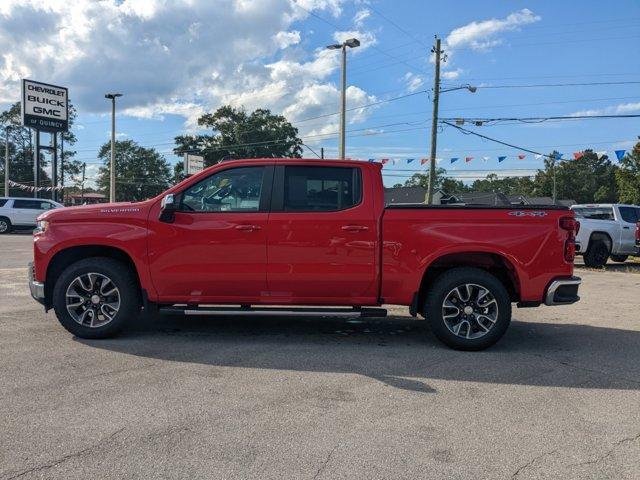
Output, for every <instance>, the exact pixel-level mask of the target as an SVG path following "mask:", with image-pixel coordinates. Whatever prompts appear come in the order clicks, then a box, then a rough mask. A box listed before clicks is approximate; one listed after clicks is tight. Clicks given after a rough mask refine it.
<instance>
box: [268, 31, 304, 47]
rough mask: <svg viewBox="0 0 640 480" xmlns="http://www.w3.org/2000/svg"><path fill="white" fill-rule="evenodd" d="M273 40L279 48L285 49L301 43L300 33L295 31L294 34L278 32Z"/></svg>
mask: <svg viewBox="0 0 640 480" xmlns="http://www.w3.org/2000/svg"><path fill="white" fill-rule="evenodd" d="M273 40H274V41H275V42H276V45H278V48H281V49H284V48H287V47H289V46H291V45H296V44H298V43H300V32H299V31H297V30H293V31H292V32H278V33H276V34H275V35H274V36H273Z"/></svg>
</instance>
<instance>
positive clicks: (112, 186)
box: [104, 93, 122, 202]
mask: <svg viewBox="0 0 640 480" xmlns="http://www.w3.org/2000/svg"><path fill="white" fill-rule="evenodd" d="M121 96H122V94H121V93H107V94H106V95H105V96H104V98H108V99H110V100H111V162H110V168H109V170H110V172H109V201H110V202H115V201H116V98H118V97H121Z"/></svg>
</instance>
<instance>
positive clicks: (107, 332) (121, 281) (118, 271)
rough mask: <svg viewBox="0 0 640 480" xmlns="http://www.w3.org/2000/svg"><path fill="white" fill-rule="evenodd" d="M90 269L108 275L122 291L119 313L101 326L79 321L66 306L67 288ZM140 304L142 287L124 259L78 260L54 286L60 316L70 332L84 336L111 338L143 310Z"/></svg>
mask: <svg viewBox="0 0 640 480" xmlns="http://www.w3.org/2000/svg"><path fill="white" fill-rule="evenodd" d="M88 273H97V274H99V275H101V276H104V277H107V278H108V279H109V280H111V282H112V283H113V285H114V286H115V287H116V288H117V289H118V293H119V301H120V303H119V309H118V311H117V313H115V315H114V316H113V319H112V320H110V321H108V323H105V324H104V325H101V326H95V327H90V326H87V325H83V324H80V323H79V322H78V321H76V320H74V318H73V317H72V316H71V314H70V313H69V311H68V310H67V303H66V298H67V297H66V293H67V289H68V288H69V286H70V285H71V283H72V282H73V281H74V280H75V279H76V278H78V277H80V276H82V275H84V274H88ZM96 288H97V287H96ZM83 293H84V292H83ZM78 298H80V297H78ZM140 307H141V305H140V287H139V286H138V282H137V280H136V277H135V273H134V272H132V271H131V270H130V269H129V268H128V267H127V266H126V265H124V264H123V263H121V262H119V261H117V260H113V259H111V258H105V257H91V258H86V259H84V260H79V261H77V262H75V263H73V264H71V265H70V266H68V267H67V268H66V269H65V270H64V271H63V272H62V273H61V274H60V276H59V277H58V279H57V281H56V283H55V285H54V287H53V308H54V310H55V312H56V316H57V317H58V320H59V321H60V323H61V324H62V326H63V327H64V328H66V329H67V330H68V331H69V332H71V333H72V334H74V335H76V336H77V337H81V338H109V337H112V336H114V335H116V334H117V333H118V332H120V330H122V328H123V327H124V326H125V324H126V323H127V322H128V321H130V320H132V319H134V318H135V317H136V316H137V315H138V314H139V313H140ZM80 308H82V307H80ZM96 308H98V307H96Z"/></svg>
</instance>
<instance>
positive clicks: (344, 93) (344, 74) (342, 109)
mask: <svg viewBox="0 0 640 480" xmlns="http://www.w3.org/2000/svg"><path fill="white" fill-rule="evenodd" d="M340 76H341V77H342V81H341V84H342V90H341V92H340V147H339V148H338V156H339V157H340V160H344V147H345V138H344V137H345V129H346V121H347V118H346V116H347V112H346V109H347V46H346V45H345V44H342V70H341V74H340Z"/></svg>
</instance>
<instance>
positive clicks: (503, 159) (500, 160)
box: [498, 156, 507, 162]
mask: <svg viewBox="0 0 640 480" xmlns="http://www.w3.org/2000/svg"><path fill="white" fill-rule="evenodd" d="M506 159H507V157H506V156H505V157H498V162H504V161H505V160H506Z"/></svg>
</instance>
